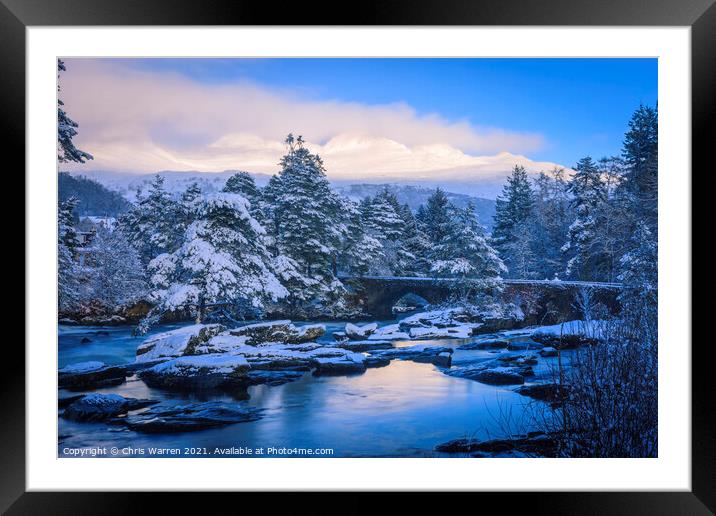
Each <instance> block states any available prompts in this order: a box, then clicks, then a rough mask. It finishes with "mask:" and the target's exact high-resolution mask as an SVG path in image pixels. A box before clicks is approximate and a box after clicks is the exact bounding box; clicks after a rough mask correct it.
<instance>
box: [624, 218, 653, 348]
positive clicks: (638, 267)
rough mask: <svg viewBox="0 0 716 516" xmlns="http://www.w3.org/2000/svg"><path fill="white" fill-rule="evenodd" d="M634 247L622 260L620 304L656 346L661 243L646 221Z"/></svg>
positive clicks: (633, 239) (634, 238) (632, 243)
mask: <svg viewBox="0 0 716 516" xmlns="http://www.w3.org/2000/svg"><path fill="white" fill-rule="evenodd" d="M630 247H631V251H629V252H628V253H626V254H625V255H624V256H623V257H622V258H621V261H620V265H621V269H622V272H621V274H620V275H619V279H620V281H621V282H622V283H623V288H622V291H621V293H620V294H619V301H620V303H621V305H622V309H623V310H624V312H625V314H626V315H627V316H628V317H630V318H632V320H633V322H634V323H635V326H636V327H638V328H640V329H641V330H642V331H643V332H644V334H645V335H646V336H647V338H649V339H650V340H651V342H652V343H654V344H655V343H656V331H657V321H658V312H657V310H658V282H659V274H658V272H659V271H658V257H657V242H656V238H655V237H654V235H653V234H652V233H651V231H650V230H649V227H648V225H647V224H646V222H639V223H637V226H636V230H635V231H634V234H633V235H632V237H631V239H630Z"/></svg>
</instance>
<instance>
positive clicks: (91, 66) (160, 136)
mask: <svg viewBox="0 0 716 516" xmlns="http://www.w3.org/2000/svg"><path fill="white" fill-rule="evenodd" d="M65 63H66V67H67V71H65V72H63V73H62V75H61V77H60V86H61V92H60V96H61V97H62V100H63V101H64V102H65V105H66V107H67V110H68V112H69V113H70V115H71V116H72V117H73V118H74V119H75V120H77V121H78V122H79V124H80V127H79V134H78V135H77V137H76V138H75V143H76V144H78V145H79V147H80V148H82V149H83V150H86V151H87V152H90V153H91V154H92V155H93V156H94V158H95V159H94V160H93V161H92V162H91V164H90V165H76V166H75V165H68V168H70V169H72V168H77V169H82V170H85V171H87V170H88V169H89V167H91V168H92V169H93V170H111V171H122V172H131V173H144V174H146V173H153V172H156V171H160V170H191V171H199V172H220V171H224V170H246V171H248V172H253V173H262V174H272V173H275V172H277V171H278V163H279V160H280V158H281V156H282V155H283V153H285V151H286V147H285V145H284V143H283V139H284V138H285V136H286V134H288V133H289V132H293V133H295V134H301V135H303V136H304V138H305V140H306V141H307V142H308V143H307V144H308V146H309V148H310V149H311V151H312V152H316V153H318V154H320V155H321V157H322V158H323V160H324V163H325V165H326V169H327V172H326V173H327V175H328V177H329V179H331V180H333V181H344V182H345V181H348V182H371V183H381V182H413V183H414V184H415V183H425V184H436V183H437V184H440V185H442V186H444V187H446V188H448V184H449V183H451V184H452V186H451V187H452V189H453V190H458V191H471V192H475V193H479V194H481V195H485V196H491V197H494V195H496V192H498V191H499V189H500V188H501V185H502V183H503V182H504V179H505V176H506V175H507V174H509V172H510V170H511V169H512V168H513V167H514V166H515V165H521V166H524V167H525V168H526V169H527V171H528V172H529V173H532V174H534V173H537V172H539V171H542V170H550V169H552V168H554V167H555V166H557V167H567V168H568V167H571V166H573V165H574V164H575V163H576V162H577V160H579V159H580V158H582V157H584V156H586V155H591V156H592V157H593V158H595V159H598V158H601V157H603V156H609V155H614V154H618V153H619V152H620V150H621V145H622V138H623V136H624V132H625V131H626V129H627V122H628V120H629V118H630V116H631V114H632V113H633V111H634V110H635V109H636V108H637V107H638V106H639V104H640V103H644V104H649V105H654V104H656V100H657V60H656V59H102V58H100V59H89V58H72V59H67V60H65Z"/></svg>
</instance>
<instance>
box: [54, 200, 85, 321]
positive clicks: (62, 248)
mask: <svg viewBox="0 0 716 516" xmlns="http://www.w3.org/2000/svg"><path fill="white" fill-rule="evenodd" d="M76 205H77V200H76V199H75V198H73V197H70V198H69V199H67V200H66V201H63V202H60V203H59V205H58V212H57V296H58V308H59V310H60V311H63V312H64V311H69V310H72V309H73V308H75V307H76V306H77V304H78V303H79V301H80V297H81V292H80V286H81V285H80V268H79V265H78V264H77V262H76V256H75V253H76V249H77V247H78V246H79V240H78V238H77V232H76V231H75V228H74V223H73V217H74V215H73V211H74V209H75V207H76Z"/></svg>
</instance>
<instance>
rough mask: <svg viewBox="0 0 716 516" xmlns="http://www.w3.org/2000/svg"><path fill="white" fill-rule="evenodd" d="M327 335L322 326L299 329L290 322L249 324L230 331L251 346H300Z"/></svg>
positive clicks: (229, 332)
mask: <svg viewBox="0 0 716 516" xmlns="http://www.w3.org/2000/svg"><path fill="white" fill-rule="evenodd" d="M325 333H326V327H325V326H323V325H322V324H311V325H307V326H302V327H300V328H297V327H296V326H294V325H293V324H291V321H289V320H283V321H267V322H263V323H256V324H247V325H246V326H240V327H238V328H233V329H231V330H229V331H228V334H229V335H233V336H235V337H246V338H247V339H246V344H250V345H257V344H261V343H266V342H281V343H288V344H300V343H302V342H310V341H312V340H316V339H318V338H319V337H322V336H323V335H324V334H325Z"/></svg>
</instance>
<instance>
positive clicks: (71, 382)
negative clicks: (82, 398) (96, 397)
mask: <svg viewBox="0 0 716 516" xmlns="http://www.w3.org/2000/svg"><path fill="white" fill-rule="evenodd" d="M127 374H128V371H127V368H126V367H124V366H106V365H104V364H103V363H102V362H95V361H92V362H80V363H78V364H71V365H68V366H66V367H63V368H62V369H60V370H59V371H58V374H57V382H58V386H59V387H60V388H61V389H68V390H71V391H84V390H91V389H98V388H100V387H109V386H111V385H119V384H121V383H124V382H125V381H126V378H127Z"/></svg>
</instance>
